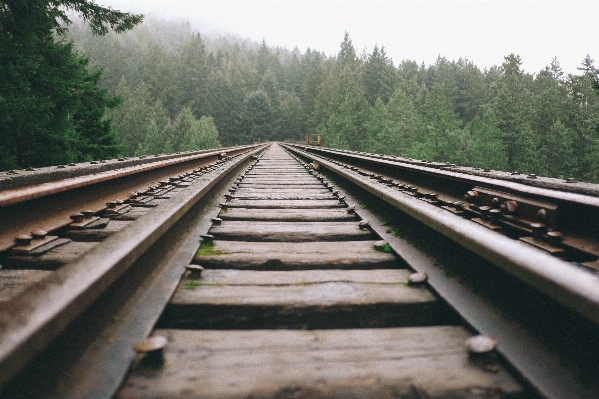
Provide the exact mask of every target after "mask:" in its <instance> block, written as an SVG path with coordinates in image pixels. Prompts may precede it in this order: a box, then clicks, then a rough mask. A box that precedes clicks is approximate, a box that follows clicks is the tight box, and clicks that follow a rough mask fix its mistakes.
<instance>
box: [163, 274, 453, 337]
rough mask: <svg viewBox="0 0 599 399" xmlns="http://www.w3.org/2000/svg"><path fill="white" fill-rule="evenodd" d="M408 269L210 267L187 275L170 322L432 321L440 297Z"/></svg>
mask: <svg viewBox="0 0 599 399" xmlns="http://www.w3.org/2000/svg"><path fill="white" fill-rule="evenodd" d="M409 274H410V271H408V270H390V269H383V270H337V271H330V270H306V271H247V270H205V271H204V273H203V277H202V278H201V279H199V280H189V279H183V280H182V282H181V284H180V286H179V288H178V289H177V291H176V293H175V295H174V296H173V298H172V299H171V301H170V303H169V305H168V306H167V308H166V310H165V313H164V315H163V318H162V321H161V322H160V325H161V326H164V327H168V328H209V329H214V328H217V329H218V328H357V327H363V328H366V327H391V326H393V327H396V326H408V325H433V324H437V323H439V321H440V320H441V318H442V314H441V312H440V304H439V302H438V301H437V299H436V298H435V297H434V296H433V295H432V294H431V293H430V291H428V290H427V289H426V288H424V287H409V286H407V284H406V283H407V278H408V275H409Z"/></svg>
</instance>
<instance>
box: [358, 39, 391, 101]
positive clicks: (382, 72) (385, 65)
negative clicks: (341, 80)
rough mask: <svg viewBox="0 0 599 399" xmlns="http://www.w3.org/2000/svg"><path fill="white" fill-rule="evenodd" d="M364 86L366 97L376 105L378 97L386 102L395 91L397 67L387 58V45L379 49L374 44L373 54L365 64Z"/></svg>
mask: <svg viewBox="0 0 599 399" xmlns="http://www.w3.org/2000/svg"><path fill="white" fill-rule="evenodd" d="M363 80H364V87H365V89H366V99H367V100H368V102H369V103H370V105H374V103H375V102H376V100H377V98H380V99H381V100H383V102H384V103H385V104H386V103H388V102H389V99H390V98H391V96H392V95H393V92H394V91H395V67H394V66H393V61H392V60H391V59H389V58H387V54H386V53H385V47H381V49H380V50H379V49H378V46H374V50H373V51H372V54H370V56H368V60H367V61H366V63H365V64H364V75H363Z"/></svg>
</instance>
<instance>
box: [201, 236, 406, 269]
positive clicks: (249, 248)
mask: <svg viewBox="0 0 599 399" xmlns="http://www.w3.org/2000/svg"><path fill="white" fill-rule="evenodd" d="M194 261H195V262H197V263H199V264H200V265H202V266H204V267H206V268H212V269H251V270H311V269H384V268H397V267H399V266H401V265H402V264H401V263H400V262H399V261H398V259H397V258H396V257H395V255H393V254H391V253H385V252H380V251H375V250H374V249H373V242H372V241H345V242H343V241H342V242H335V243H330V242H319V241H317V242H311V243H289V242H276V243H275V242H249V243H248V242H243V241H220V240H217V241H215V242H214V244H213V245H212V246H206V245H204V246H203V247H202V248H201V249H200V251H199V252H198V255H196V257H195V259H194Z"/></svg>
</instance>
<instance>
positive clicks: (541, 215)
mask: <svg viewBox="0 0 599 399" xmlns="http://www.w3.org/2000/svg"><path fill="white" fill-rule="evenodd" d="M536 217H537V221H538V222H541V223H545V222H546V221H547V210H546V209H544V208H541V209H539V211H538V212H537V215H536Z"/></svg>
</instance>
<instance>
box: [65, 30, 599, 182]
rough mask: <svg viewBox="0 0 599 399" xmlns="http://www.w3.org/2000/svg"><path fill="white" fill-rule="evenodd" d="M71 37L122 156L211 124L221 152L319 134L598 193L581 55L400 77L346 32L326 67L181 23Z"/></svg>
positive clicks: (594, 122)
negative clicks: (95, 76)
mask: <svg viewBox="0 0 599 399" xmlns="http://www.w3.org/2000/svg"><path fill="white" fill-rule="evenodd" d="M77 28H78V29H71V30H70V34H71V38H72V39H73V41H74V42H75V45H76V47H77V49H79V50H80V51H81V52H82V53H85V54H87V55H88V56H89V57H90V60H91V61H90V66H91V67H92V69H93V68H104V69H103V74H102V79H101V84H102V85H103V87H105V88H107V89H108V90H109V91H110V92H111V93H114V94H120V95H121V96H122V97H124V98H126V99H127V100H126V101H125V103H126V104H127V103H128V104H127V105H125V104H124V105H123V106H121V107H120V108H117V109H115V110H112V111H110V114H111V115H113V118H114V122H113V125H114V128H115V130H116V131H117V133H118V135H119V139H120V142H121V144H122V145H124V146H125V148H126V150H125V151H126V153H128V154H130V155H132V154H136V153H141V152H143V151H145V149H146V148H149V147H148V144H147V143H145V138H146V137H147V138H148V139H149V141H152V140H154V137H155V134H156V133H152V132H155V131H156V129H157V130H158V132H160V134H161V137H163V139H164V140H165V143H166V144H165V145H166V146H167V147H168V148H165V149H162V150H163V151H166V150H167V149H171V148H172V149H175V150H180V149H183V148H184V147H177V145H175V144H168V143H175V141H173V140H171V139H167V138H168V137H170V135H171V133H169V127H168V126H169V123H170V124H172V123H173V122H172V121H176V120H178V119H181V118H185V117H187V118H191V117H193V118H211V119H210V120H211V122H213V123H214V127H215V128H216V129H217V130H218V141H219V142H220V143H222V144H223V145H227V146H228V145H235V144H245V143H250V142H251V140H252V139H253V138H254V137H258V138H261V139H262V140H286V139H290V140H302V139H303V137H304V135H305V134H306V133H320V134H322V137H323V141H324V145H326V146H330V147H336V148H345V149H351V150H358V151H366V152H375V153H385V154H391V155H398V156H404V157H410V158H417V159H426V160H431V161H441V162H452V163H457V164H461V165H469V166H477V167H481V168H492V169H497V170H505V171H513V170H519V171H520V172H522V173H536V174H539V175H545V176H552V177H560V178H567V177H576V178H578V179H581V180H585V181H593V182H599V164H598V163H599V130H598V126H599V90H598V88H597V69H596V68H595V66H594V61H593V60H592V59H591V57H590V56H587V57H586V58H584V59H583V60H582V63H581V66H580V68H579V69H580V73H579V74H576V75H572V74H568V75H566V74H564V73H563V71H562V70H561V67H560V64H559V62H558V60H557V59H553V60H551V62H550V63H549V65H548V66H547V67H545V68H544V69H543V70H541V71H539V72H537V73H534V74H530V73H526V72H525V71H524V70H523V69H522V60H521V58H520V57H519V56H518V55H515V54H509V55H507V56H505V57H504V62H503V63H502V64H501V65H500V66H494V67H492V68H489V69H485V70H481V69H480V68H478V67H477V66H476V65H474V63H472V62H471V61H469V60H467V59H459V60H457V61H449V60H447V59H446V58H444V57H439V58H438V59H437V61H436V63H435V64H433V65H430V66H426V65H424V64H418V63H416V62H415V61H410V60H403V61H401V62H399V64H398V65H397V66H395V65H394V63H393V61H392V60H391V59H390V58H389V57H388V56H387V54H386V53H385V49H384V47H378V46H375V47H374V49H373V51H372V52H370V53H367V52H365V51H364V52H362V53H361V54H358V53H357V52H356V49H355V48H354V46H353V44H352V41H351V38H350V36H349V34H347V32H346V33H345V36H344V37H343V40H342V42H341V45H340V49H339V53H338V54H336V55H335V56H330V57H329V56H326V55H325V54H323V53H320V52H318V51H313V50H311V49H307V51H305V52H304V53H301V52H300V51H299V50H298V49H297V48H296V49H294V50H292V51H289V50H286V49H282V48H271V47H269V46H267V44H266V43H265V42H264V41H262V43H260V44H257V43H253V42H250V41H244V40H240V39H239V38H235V37H231V36H229V37H226V36H211V35H209V34H205V35H201V34H200V33H197V32H194V31H193V29H192V27H191V26H190V24H189V23H177V22H170V23H168V22H165V21H156V22H152V23H148V24H144V25H142V26H140V27H138V28H136V29H135V30H133V31H131V32H128V33H127V34H126V35H120V36H117V35H108V36H106V37H97V36H92V35H90V34H89V32H88V31H87V30H85V29H84V28H83V26H78V27H77ZM131 108H135V109H138V111H137V112H134V113H132V112H131V111H130V109H131ZM123 115H127V116H126V117H125V116H123ZM171 129H172V128H171ZM150 147H151V146H150ZM140 149H141V150H140ZM151 150H152V151H154V150H155V151H160V149H159V148H157V147H152V149H151ZM140 151H141V152H140Z"/></svg>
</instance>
